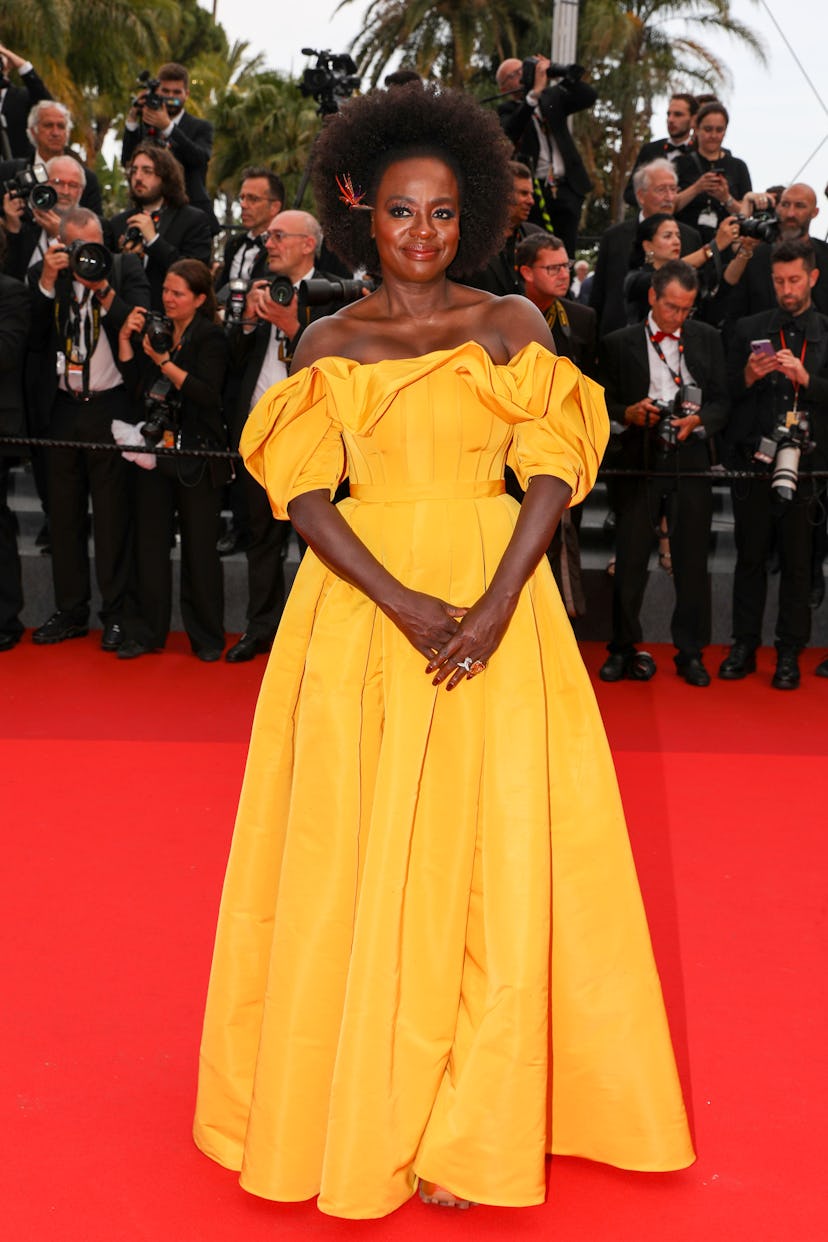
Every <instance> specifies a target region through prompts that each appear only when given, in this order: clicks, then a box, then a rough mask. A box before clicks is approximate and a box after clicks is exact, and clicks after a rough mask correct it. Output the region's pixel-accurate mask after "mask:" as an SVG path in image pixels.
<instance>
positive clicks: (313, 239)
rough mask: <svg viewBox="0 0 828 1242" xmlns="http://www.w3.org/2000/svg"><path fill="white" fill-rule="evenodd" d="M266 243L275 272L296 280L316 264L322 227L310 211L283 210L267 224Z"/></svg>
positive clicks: (272, 268)
mask: <svg viewBox="0 0 828 1242" xmlns="http://www.w3.org/2000/svg"><path fill="white" fill-rule="evenodd" d="M268 232H269V234H270V236H269V237H268V239H267V242H266V244H265V249H266V250H267V256H268V262H267V265H268V268H269V269H270V271H271V272H272V273H273V274H274V275H278V276H287V277H289V278H290V280H292V281H293V283H294V284H296V282H297V281H299V280H303V279H304V277H305V276H307V274H308V273H309V272H310V270H311V268H312V267H313V266H314V260H315V258H316V255H317V252H318V250H319V248H320V246H321V244H322V227H321V225H320V223H319V221H318V220H317V219H316V217H315V216H312V215H311V214H310V212H309V211H280V212H278V213H277V214H276V215H275V216H274V217H273V219H272V220H271V221H270V225H269V226H268Z"/></svg>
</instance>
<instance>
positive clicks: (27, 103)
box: [0, 44, 49, 160]
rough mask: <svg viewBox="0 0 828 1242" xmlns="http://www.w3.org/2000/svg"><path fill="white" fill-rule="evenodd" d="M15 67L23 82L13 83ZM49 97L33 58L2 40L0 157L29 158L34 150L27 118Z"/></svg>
mask: <svg viewBox="0 0 828 1242" xmlns="http://www.w3.org/2000/svg"><path fill="white" fill-rule="evenodd" d="M12 69H15V70H16V71H17V73H18V74H19V75H20V81H21V84H22V85H20V86H13V85H12V82H11V79H10V77H9V73H10V71H11V70H12ZM48 98H49V91H48V90H47V88H46V86H45V85H44V83H43V82H42V80H41V79H40V78H39V77H38V75H37V74H36V73H35V70H34V67H33V66H32V64H31V62H30V61H28V60H25V59H24V57H22V56H18V55H17V53H16V52H13V51H12V50H11V48H8V47H3V45H2V44H0V160H17V159H22V160H29V158H30V157H31V153H32V152H31V147H30V145H29V139H28V135H27V134H26V123H27V118H28V116H29V112H30V111H31V109H32V107H33V106H34V105H35V104H36V103H38V102H39V101H40V100H41V99H48Z"/></svg>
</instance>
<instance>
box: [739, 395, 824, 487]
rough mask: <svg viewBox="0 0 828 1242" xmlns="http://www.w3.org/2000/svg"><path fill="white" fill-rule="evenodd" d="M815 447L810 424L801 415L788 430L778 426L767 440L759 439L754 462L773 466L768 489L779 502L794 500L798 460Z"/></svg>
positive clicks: (785, 425)
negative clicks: (771, 490)
mask: <svg viewBox="0 0 828 1242" xmlns="http://www.w3.org/2000/svg"><path fill="white" fill-rule="evenodd" d="M814 447H815V445H814V443H813V441H812V440H811V428H810V424H809V422H808V419H807V418H806V417H805V415H804V414H800V415H799V416H798V418H797V421H796V422H794V423H791V425H790V426H788V424H787V423H780V424H779V426H778V427H775V428H774V429H773V431H772V432H771V434H770V435H769V436H762V438H761V439H760V441H759V445H758V447H757V448H756V450H755V451H754V454H753V460H754V461H760V462H762V463H763V464H764V465H767V466H769V465H773V471H772V473H771V488H772V489H773V491H774V493H775V495H776V496H777V498H778V499H779V500H783V501H788V500H793V498H794V496H795V495H796V489H797V485H798V483H799V461H800V458H801V456H802V454H803V453H809V452H810V451H811V450H812V449H813V448H814Z"/></svg>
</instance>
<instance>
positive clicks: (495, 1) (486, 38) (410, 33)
mask: <svg viewBox="0 0 828 1242" xmlns="http://www.w3.org/2000/svg"><path fill="white" fill-rule="evenodd" d="M350 3H352V0H341V3H340V4H339V8H344V6H345V5H346V4H350ZM540 13H541V5H540V3H539V0H372V3H371V4H369V6H368V9H367V11H366V14H365V26H364V28H363V30H362V32H361V34H359V35H358V36H357V38H356V39H355V40H354V42H353V44H352V45H351V54H352V55H353V57H354V59H355V60H356V61H357V63H358V65H359V67H360V72H361V73H362V74H363V75H364V76H367V77H368V78H369V79H370V81H371V82H372V84H373V85H376V84H377V82H378V81H379V80H380V78H381V76H382V73H383V70H384V69H385V67H386V66H387V64H388V62H389V61H390V60H391V58H392V57H393V56H395V55H396V54H397V53H399V52H401V53H402V55H403V61H404V63H405V65H406V66H408V67H410V68H413V69H416V70H417V72H418V73H419V74H421V75H422V77H425V78H427V77H437V78H440V79H441V80H442V81H444V82H447V83H448V84H449V85H451V86H457V87H462V86H467V85H468V84H469V82H470V80H471V79H472V77H473V75H474V74H475V71H476V70H478V69H479V68H480V67H481V66H482V65H486V64H488V63H490V62H491V60H492V58H493V57H496V58H497V59H498V60H502V59H504V57H506V56H513V55H516V54H517V53H516V49H517V48H518V47H519V46H520V45H521V41H522V38H523V36H524V35H525V34H526V33H527V31H528V29H529V28H530V26H531V25H532V23H533V22H536V21H538V22H539V21H540Z"/></svg>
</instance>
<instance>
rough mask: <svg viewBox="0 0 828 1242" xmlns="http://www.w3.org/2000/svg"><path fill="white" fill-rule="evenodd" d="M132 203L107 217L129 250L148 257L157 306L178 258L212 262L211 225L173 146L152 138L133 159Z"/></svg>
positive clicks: (113, 233) (144, 259)
mask: <svg viewBox="0 0 828 1242" xmlns="http://www.w3.org/2000/svg"><path fill="white" fill-rule="evenodd" d="M128 176H129V193H130V197H131V199H132V207H131V208H127V210H126V211H120V212H118V214H117V215H116V216H113V217H112V219H111V220H110V221H109V223H108V229H109V232H110V235H111V236H112V237H113V238H114V241H115V244H116V245H117V246H118V247H119V249H121V250H123V251H124V253H125V254H134V255H137V256H138V257H139V258H140V259H141V260H142V262H143V264H144V267H145V269H146V273H147V279H148V280H149V284H150V291H151V295H152V309H153V310H157V311H160V310H162V309H163V304H162V298H161V290H162V287H163V285H164V277H165V276H166V274H167V270H168V268H169V267H170V265H171V264H172V263H175V261H176V260H177V259H200V260H201V262H202V263H206V264H207V265H208V267H209V265H210V258H211V254H212V247H213V242H212V237H211V234H210V225H209V222H208V220H207V217H206V216H205V214H204V212H203V211H198V210H197V209H196V208H195V207H192V206H190V205H188V202H187V194H186V191H185V189H184V179H183V176H182V173H181V167H180V165H179V164H178V162H177V161H176V160H175V159H174V157H173V156H172V155H171V153H170V152H169V151H166V150H165V149H164V148H163V147H159V146H156V145H155V144H153V143H150V142H145V143H141V144H140V146H137V147H136V148H135V150H134V152H133V155H132V161H131V163H130V165H129V173H128Z"/></svg>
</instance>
